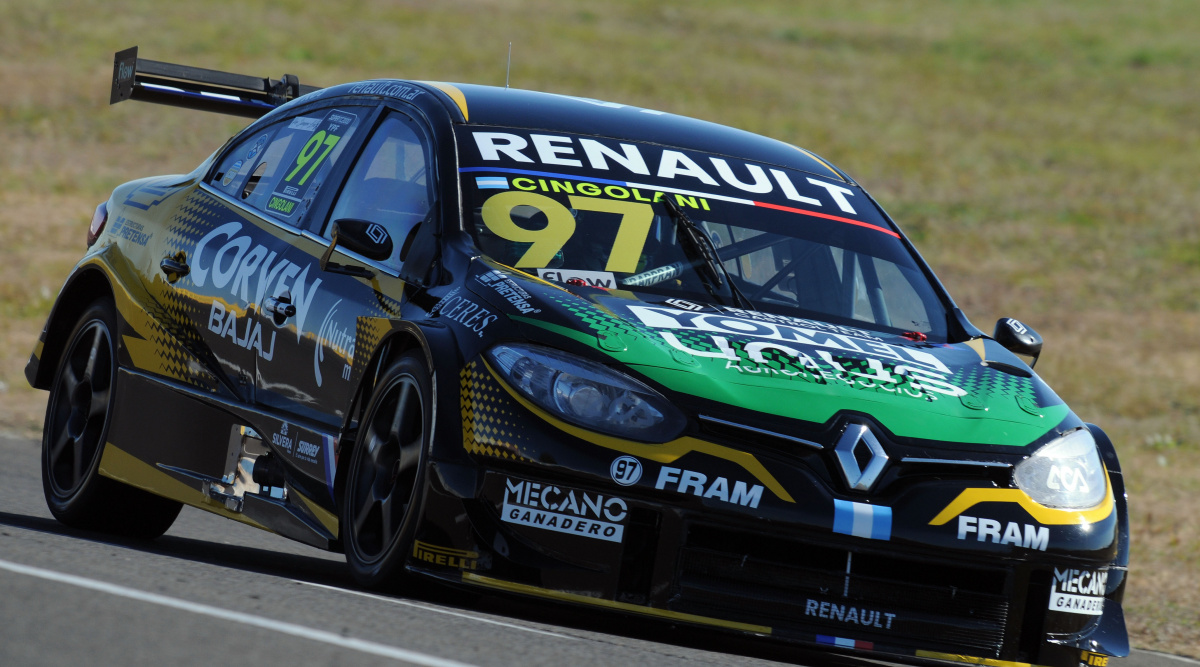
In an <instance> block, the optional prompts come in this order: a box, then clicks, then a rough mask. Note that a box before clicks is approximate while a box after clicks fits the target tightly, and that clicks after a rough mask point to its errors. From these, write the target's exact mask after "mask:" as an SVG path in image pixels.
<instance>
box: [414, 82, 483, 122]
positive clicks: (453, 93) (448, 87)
mask: <svg viewBox="0 0 1200 667" xmlns="http://www.w3.org/2000/svg"><path fill="white" fill-rule="evenodd" d="M417 83H423V84H425V85H427V86H433V87H434V88H437V89H438V90H440V91H442V92H443V93H446V94H447V95H449V96H450V99H452V100H454V103H455V104H457V105H458V109H459V111H462V115H463V120H471V117H470V116H468V115H467V96H466V95H463V91H461V90H459V89H458V86H455V85H453V84H449V83H443V82H441V81H418V82H417Z"/></svg>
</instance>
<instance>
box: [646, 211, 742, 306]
mask: <svg viewBox="0 0 1200 667" xmlns="http://www.w3.org/2000/svg"><path fill="white" fill-rule="evenodd" d="M660 202H661V203H662V204H663V206H665V207H666V208H667V212H668V213H670V214H671V218H672V219H673V220H675V238H677V239H678V240H679V247H680V249H681V250H683V253H684V254H685V255H687V258H688V259H689V260H691V261H692V263H693V266H695V267H696V273H697V274H699V276H700V279H701V280H702V281H703V282H704V287H705V289H707V290H708V293H709V294H711V295H712V297H713V299H716V300H717V301H721V300H722V299H721V297H720V296H719V295H718V294H717V290H719V289H720V288H721V287H722V286H723V285H724V284H725V280H726V279H727V280H728V281H729V291H730V293H731V294H733V303H734V305H735V306H737V307H739V308H743V309H745V310H756V308H755V307H754V304H753V303H751V302H750V299H747V298H746V295H745V294H742V290H740V289H738V286H737V283H735V282H733V276H731V275H729V270H728V269H726V268H725V264H724V263H723V262H722V261H721V255H720V254H718V253H717V248H716V246H714V245H713V242H712V239H710V238H708V235H707V234H705V233H704V231H703V230H702V229H700V227H699V226H697V225H696V223H695V222H692V219H691V218H689V217H688V215H687V214H686V213H684V212H683V209H681V208H679V206H678V205H676V204H675V202H673V201H671V198H670V197H669V196H667V195H664V196H663V198H662V199H661V200H660Z"/></svg>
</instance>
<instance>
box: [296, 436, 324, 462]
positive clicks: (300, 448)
mask: <svg viewBox="0 0 1200 667" xmlns="http://www.w3.org/2000/svg"><path fill="white" fill-rule="evenodd" d="M295 453H296V458H298V459H301V460H303V461H308V462H309V463H317V462H318V461H319V460H320V458H321V446H320V445H318V444H316V443H313V442H308V441H307V440H302V439H299V438H298V439H297V443H296V452H295Z"/></svg>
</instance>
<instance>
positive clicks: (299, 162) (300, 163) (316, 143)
mask: <svg viewBox="0 0 1200 667" xmlns="http://www.w3.org/2000/svg"><path fill="white" fill-rule="evenodd" d="M341 139H342V138H341V137H340V136H338V135H336V134H327V133H326V132H325V130H321V131H319V132H314V133H313V135H312V136H311V137H309V138H308V141H307V142H305V143H304V147H303V148H301V149H300V154H299V155H297V156H296V166H295V167H294V168H293V169H292V170H291V171H290V172H288V175H287V176H286V177H285V178H284V179H283V182H284V183H291V182H292V178H293V177H295V176H296V174H297V173H299V172H300V170H301V169H303V168H304V165H306V164H308V163H309V162H310V161H311V160H312V159H313V156H314V155H316V154H317V151H320V150H321V146H324V147H325V150H323V151H321V156H320V157H318V158H317V160H316V162H313V163H312V166H311V167H309V168H308V171H306V172H304V175H303V176H301V177H300V182H299V183H297V184H296V185H304V184H305V183H306V182H308V179H309V177H310V176H312V175H313V172H314V171H316V170H317V167H319V166H321V163H322V162H324V161H325V158H326V157H328V156H329V151H331V150H333V147H334V146H336V145H337V143H338V142H339V141H341Z"/></svg>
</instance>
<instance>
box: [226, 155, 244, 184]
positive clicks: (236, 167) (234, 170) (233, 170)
mask: <svg viewBox="0 0 1200 667" xmlns="http://www.w3.org/2000/svg"><path fill="white" fill-rule="evenodd" d="M241 170H242V161H241V160H238V161H237V162H234V163H233V166H232V167H230V168H229V171H227V172H225V176H224V177H222V178H221V185H229V184H230V183H232V182H233V179H234V177H235V176H237V175H238V172H240V171H241Z"/></svg>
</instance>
